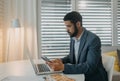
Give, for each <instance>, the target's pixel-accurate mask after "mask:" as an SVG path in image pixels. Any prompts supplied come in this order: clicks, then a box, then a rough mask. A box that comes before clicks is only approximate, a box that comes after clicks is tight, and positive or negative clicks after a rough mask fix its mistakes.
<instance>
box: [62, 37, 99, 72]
mask: <svg viewBox="0 0 120 81" xmlns="http://www.w3.org/2000/svg"><path fill="white" fill-rule="evenodd" d="M89 42H90V43H89V44H88V46H87V52H86V53H85V55H86V56H85V59H86V61H84V62H80V63H79V64H64V66H65V67H64V71H63V72H64V73H67V74H69V73H70V74H71V73H72V74H92V73H93V72H95V71H96V69H97V67H99V62H100V60H101V42H100V39H99V37H95V38H94V39H92V40H90V41H89ZM83 54H84V53H83Z"/></svg>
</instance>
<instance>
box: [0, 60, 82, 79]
mask: <svg viewBox="0 0 120 81" xmlns="http://www.w3.org/2000/svg"><path fill="white" fill-rule="evenodd" d="M44 76H48V75H39V76H38V75H36V74H35V72H34V69H33V67H32V64H31V63H30V61H29V60H22V61H14V62H8V63H1V64H0V81H3V80H2V79H4V78H6V77H7V78H9V80H5V81H23V80H26V81H30V80H31V81H33V80H34V81H44V79H43V77H44ZM66 76H68V77H72V78H74V79H76V81H84V75H83V74H69V75H66Z"/></svg>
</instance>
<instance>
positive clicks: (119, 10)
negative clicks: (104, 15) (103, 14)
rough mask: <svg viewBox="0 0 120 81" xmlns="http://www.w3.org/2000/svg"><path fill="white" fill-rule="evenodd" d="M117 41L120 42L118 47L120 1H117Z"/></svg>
mask: <svg viewBox="0 0 120 81" xmlns="http://www.w3.org/2000/svg"><path fill="white" fill-rule="evenodd" d="M117 1H118V2H117V30H118V31H117V35H118V36H117V37H118V38H117V40H118V45H120V0H117Z"/></svg>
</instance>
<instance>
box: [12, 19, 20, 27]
mask: <svg viewBox="0 0 120 81" xmlns="http://www.w3.org/2000/svg"><path fill="white" fill-rule="evenodd" d="M12 27H13V28H19V27H20V22H19V19H14V20H13V21H12Z"/></svg>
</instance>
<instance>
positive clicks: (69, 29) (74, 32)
mask: <svg viewBox="0 0 120 81" xmlns="http://www.w3.org/2000/svg"><path fill="white" fill-rule="evenodd" d="M64 23H65V26H66V30H67V32H68V34H69V35H70V37H75V36H76V35H77V34H78V29H77V26H76V25H74V24H73V23H71V21H64Z"/></svg>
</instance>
